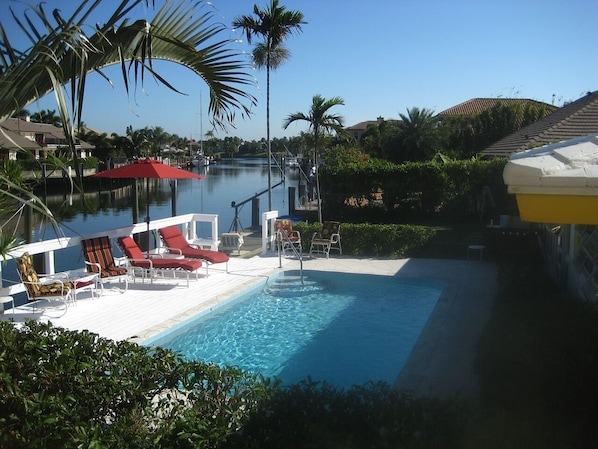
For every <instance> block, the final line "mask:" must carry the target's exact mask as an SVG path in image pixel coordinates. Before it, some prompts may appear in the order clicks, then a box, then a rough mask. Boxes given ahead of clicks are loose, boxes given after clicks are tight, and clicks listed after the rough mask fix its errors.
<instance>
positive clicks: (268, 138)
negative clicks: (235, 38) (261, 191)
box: [266, 52, 272, 212]
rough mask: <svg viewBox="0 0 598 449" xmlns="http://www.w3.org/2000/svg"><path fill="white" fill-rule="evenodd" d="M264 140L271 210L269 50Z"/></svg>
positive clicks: (270, 206) (269, 207)
mask: <svg viewBox="0 0 598 449" xmlns="http://www.w3.org/2000/svg"><path fill="white" fill-rule="evenodd" d="M266 141H267V142H268V212H270V211H271V210H272V147H271V145H270V52H268V55H267V63H266Z"/></svg>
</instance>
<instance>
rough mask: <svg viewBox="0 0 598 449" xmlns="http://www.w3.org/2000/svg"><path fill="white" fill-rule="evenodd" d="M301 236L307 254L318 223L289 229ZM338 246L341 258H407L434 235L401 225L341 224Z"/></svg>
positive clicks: (430, 230) (429, 230)
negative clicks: (344, 256)
mask: <svg viewBox="0 0 598 449" xmlns="http://www.w3.org/2000/svg"><path fill="white" fill-rule="evenodd" d="M293 229H296V230H297V231H299V232H300V233H301V245H302V248H303V252H304V253H307V252H309V246H310V243H311V239H312V236H313V234H314V232H316V231H318V230H320V229H321V226H320V224H319V223H310V224H308V223H303V222H302V223H297V224H295V225H294V226H293ZM340 234H341V244H342V248H343V255H347V256H366V257H393V258H403V257H410V256H412V255H413V254H412V253H413V251H414V250H417V249H419V248H421V247H423V246H425V245H426V244H427V243H428V242H429V241H430V239H431V238H432V237H434V235H435V234H436V230H435V229H434V228H431V227H429V226H417V225H401V224H385V225H378V224H370V223H361V224H356V223H342V224H341V231H340Z"/></svg>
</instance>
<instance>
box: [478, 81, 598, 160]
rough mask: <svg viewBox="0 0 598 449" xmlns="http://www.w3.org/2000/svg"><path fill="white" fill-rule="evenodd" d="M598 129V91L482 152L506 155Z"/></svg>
mask: <svg viewBox="0 0 598 449" xmlns="http://www.w3.org/2000/svg"><path fill="white" fill-rule="evenodd" d="M595 133H598V91H596V92H588V93H587V95H584V96H583V97H581V98H580V99H578V100H576V101H574V102H572V103H569V104H567V105H565V106H563V107H562V108H559V109H557V110H556V111H554V112H553V113H552V114H549V115H547V116H546V117H544V118H543V119H540V120H538V121H537V122H535V123H532V124H530V125H528V126H525V127H524V128H521V129H520V130H519V131H516V132H514V133H513V134H510V135H508V136H506V137H504V138H503V139H501V140H499V141H498V142H496V143H493V144H492V145H490V146H489V147H488V148H485V149H484V150H482V151H481V152H480V155H482V156H506V157H509V156H510V155H511V154H513V153H519V152H521V151H525V150H529V149H531V148H535V147H539V146H542V145H548V144H551V143H555V142H561V141H563V140H569V139H573V138H576V137H582V136H587V135H588V134H595Z"/></svg>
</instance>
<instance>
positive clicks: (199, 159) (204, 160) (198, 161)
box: [191, 153, 211, 167]
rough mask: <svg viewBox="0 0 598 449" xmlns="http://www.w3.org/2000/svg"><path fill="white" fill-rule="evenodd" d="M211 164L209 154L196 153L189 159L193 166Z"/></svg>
mask: <svg viewBox="0 0 598 449" xmlns="http://www.w3.org/2000/svg"><path fill="white" fill-rule="evenodd" d="M210 164H211V159H210V157H209V156H205V155H203V154H199V153H198V154H197V155H196V156H195V157H194V158H193V159H191V165H193V166H194V167H207V166H208V165H210Z"/></svg>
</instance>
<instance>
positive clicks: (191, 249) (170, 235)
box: [158, 225, 229, 273]
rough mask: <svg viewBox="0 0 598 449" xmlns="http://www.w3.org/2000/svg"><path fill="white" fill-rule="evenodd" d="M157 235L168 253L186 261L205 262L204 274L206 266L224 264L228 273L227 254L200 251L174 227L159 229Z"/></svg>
mask: <svg viewBox="0 0 598 449" xmlns="http://www.w3.org/2000/svg"><path fill="white" fill-rule="evenodd" d="M158 233H159V234H160V238H161V239H162V241H163V242H164V246H165V247H166V250H167V251H168V252H169V253H171V254H176V255H182V256H183V257H187V258H188V259H200V260H203V261H205V262H206V273H207V267H208V265H211V264H214V263H226V272H227V273H228V260H229V257H228V254H226V253H222V252H220V251H212V250H208V249H201V248H200V247H199V246H197V245H193V244H191V243H189V242H188V241H187V239H186V238H185V236H184V235H183V234H182V233H181V230H180V229H179V227H178V226H176V225H173V226H167V227H165V228H162V229H159V230H158Z"/></svg>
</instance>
